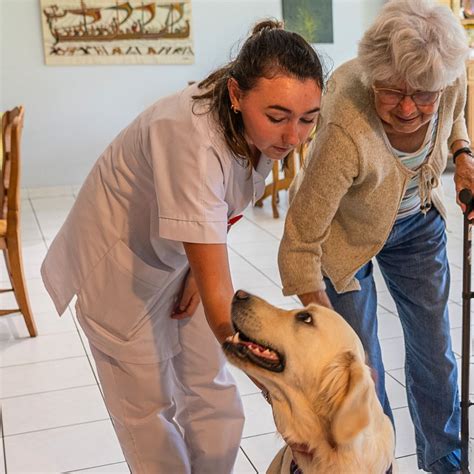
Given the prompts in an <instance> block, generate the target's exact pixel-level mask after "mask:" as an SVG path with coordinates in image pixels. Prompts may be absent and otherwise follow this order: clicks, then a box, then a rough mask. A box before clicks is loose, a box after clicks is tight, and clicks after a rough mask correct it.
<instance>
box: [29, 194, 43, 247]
mask: <svg viewBox="0 0 474 474" xmlns="http://www.w3.org/2000/svg"><path fill="white" fill-rule="evenodd" d="M28 201H29V202H30V206H31V209H32V210H33V215H34V216H35V221H36V224H37V226H38V229H39V232H40V234H41V238H42V239H43V243H44V245H45V246H46V249H48V244H47V243H46V238H45V236H44V233H43V229H42V228H41V224H40V221H39V218H38V215H37V213H36V209H35V207H34V205H33V201H32V200H31V198H30V197H29V196H28Z"/></svg>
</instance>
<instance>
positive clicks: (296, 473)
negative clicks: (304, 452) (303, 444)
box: [290, 459, 393, 474]
mask: <svg viewBox="0 0 474 474" xmlns="http://www.w3.org/2000/svg"><path fill="white" fill-rule="evenodd" d="M392 468H393V464H391V465H390V467H389V468H388V470H387V472H386V473H385V474H392V471H393V470H392ZM290 474H303V471H302V470H301V469H300V468H299V467H298V464H296V463H295V460H294V459H292V460H291V464H290Z"/></svg>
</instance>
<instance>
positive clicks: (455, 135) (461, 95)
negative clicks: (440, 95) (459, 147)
mask: <svg viewBox="0 0 474 474" xmlns="http://www.w3.org/2000/svg"><path fill="white" fill-rule="evenodd" d="M456 85H457V91H456V92H457V94H456V103H455V105H454V117H453V128H452V130H451V135H450V136H449V139H448V146H449V149H451V145H452V144H453V142H455V141H456V140H464V141H466V142H469V143H470V142H471V140H470V139H469V135H468V133H467V127H466V119H465V117H464V110H465V107H466V95H467V83H466V73H465V72H464V74H462V75H461V76H460V77H459V78H458V79H457V80H456Z"/></svg>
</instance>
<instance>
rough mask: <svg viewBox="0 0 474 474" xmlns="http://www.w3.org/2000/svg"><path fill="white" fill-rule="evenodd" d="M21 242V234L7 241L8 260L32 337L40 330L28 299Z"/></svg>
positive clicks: (13, 283)
mask: <svg viewBox="0 0 474 474" xmlns="http://www.w3.org/2000/svg"><path fill="white" fill-rule="evenodd" d="M19 243H20V236H19V235H17V237H16V238H14V239H11V240H9V241H8V242H7V260H8V262H9V266H10V279H11V281H12V286H13V290H14V292H15V297H16V300H17V302H18V306H19V307H20V311H21V314H22V315H23V319H24V320H25V324H26V327H27V328H28V332H29V333H30V336H31V337H35V336H37V334H38V330H37V329H36V324H35V320H34V319H33V313H32V311H31V306H30V302H29V299H28V293H27V291H26V285H25V279H24V271H23V258H22V256H21V249H20V244H19Z"/></svg>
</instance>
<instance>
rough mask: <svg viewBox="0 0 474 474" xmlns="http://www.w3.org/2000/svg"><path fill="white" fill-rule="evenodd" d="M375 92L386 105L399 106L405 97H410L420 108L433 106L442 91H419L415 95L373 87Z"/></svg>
mask: <svg viewBox="0 0 474 474" xmlns="http://www.w3.org/2000/svg"><path fill="white" fill-rule="evenodd" d="M372 89H374V92H375V93H376V94H377V96H378V98H379V100H380V102H382V104H385V105H398V104H399V103H400V102H401V101H402V100H403V99H404V98H405V97H410V99H411V100H412V101H413V102H414V103H415V104H416V105H420V106H422V107H423V106H428V105H433V104H434V103H435V102H436V101H437V100H438V97H439V96H440V94H441V92H442V91H434V92H432V91H418V92H414V93H413V94H405V93H404V92H402V91H398V90H396V89H386V88H383V87H381V88H378V87H375V86H372Z"/></svg>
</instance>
